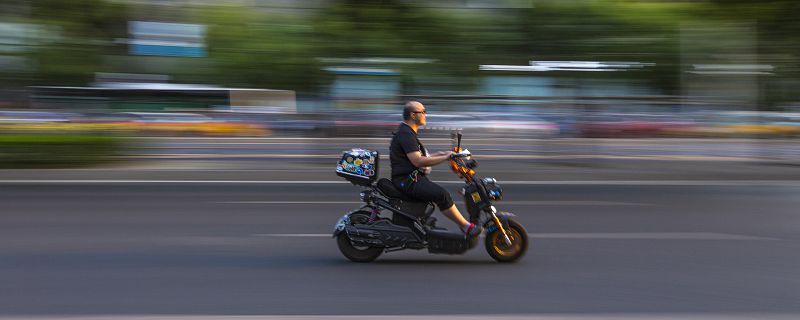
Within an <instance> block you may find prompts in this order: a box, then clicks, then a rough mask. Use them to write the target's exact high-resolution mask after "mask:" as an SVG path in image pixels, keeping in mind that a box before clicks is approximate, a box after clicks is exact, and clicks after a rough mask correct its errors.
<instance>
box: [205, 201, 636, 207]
mask: <svg viewBox="0 0 800 320" xmlns="http://www.w3.org/2000/svg"><path fill="white" fill-rule="evenodd" d="M214 203H219V204H357V203H363V202H361V201H278V200H274V201H273V200H264V201H216V202H214ZM500 204H507V205H530V206H648V205H650V204H646V203H634V202H614V201H580V200H578V201H502V202H500Z"/></svg>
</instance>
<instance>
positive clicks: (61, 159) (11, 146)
mask: <svg viewBox="0 0 800 320" xmlns="http://www.w3.org/2000/svg"><path fill="white" fill-rule="evenodd" d="M122 145H123V141H122V138H119V137H114V136H98V135H48V134H37V135H34V134H26V135H0V168H60V167H77V166H86V165H91V164H97V163H102V162H107V161H112V160H114V159H115V156H117V155H119V154H120V151H121V149H122Z"/></svg>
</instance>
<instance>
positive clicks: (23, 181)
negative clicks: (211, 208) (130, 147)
mask: <svg viewBox="0 0 800 320" xmlns="http://www.w3.org/2000/svg"><path fill="white" fill-rule="evenodd" d="M3 183H20V184H27V183H63V184H93V183H114V184H141V183H153V184H350V183H349V182H347V181H344V180H132V179H107V180H106V179H94V180H90V179H84V180H74V179H63V180H62V179H58V180H55V179H7V180H0V184H3ZM437 183H442V184H463V183H464V182H463V181H437ZM498 183H499V184H501V185H619V186H788V187H797V186H800V180H566V181H548V180H540V181H531V180H528V181H525V180H519V181H514V180H503V181H499V182H498Z"/></svg>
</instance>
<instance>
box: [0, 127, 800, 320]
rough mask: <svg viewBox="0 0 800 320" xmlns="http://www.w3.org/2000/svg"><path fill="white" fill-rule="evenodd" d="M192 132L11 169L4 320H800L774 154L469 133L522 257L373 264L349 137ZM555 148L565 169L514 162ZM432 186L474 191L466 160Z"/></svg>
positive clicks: (4, 231)
mask: <svg viewBox="0 0 800 320" xmlns="http://www.w3.org/2000/svg"><path fill="white" fill-rule="evenodd" d="M153 140H156V141H157V142H158V143H154V141H153ZM187 140H189V141H188V142H187V141H185V140H180V139H163V140H160V139H151V140H150V141H149V142H148V143H147V144H146V145H147V147H146V148H145V147H142V148H143V149H141V150H140V151H141V152H145V153H148V154H149V153H151V152H160V153H162V154H163V155H164V157H161V158H159V157H153V158H152V159H151V160H148V161H144V162H135V165H133V164H130V165H127V164H125V163H122V164H118V166H117V167H106V168H93V169H54V170H3V171H0V186H2V190H3V192H2V193H0V203H3V209H2V210H3V223H2V224H1V225H0V269H2V272H0V283H3V293H2V299H0V314H3V315H22V314H25V315H61V314H82V315H86V314H106V315H108V314H114V315H124V314H129V315H139V314H188V315H191V314H196V315H202V314H226V315H232V314H241V315H246V314H304V315H313V314H317V315H337V314H365V315H371V314H429V315H436V314H441V315H447V314H450V315H452V314H456V315H468V314H472V313H481V314H551V313H554V314H574V313H593V314H607V313H611V314H614V313H644V314H667V315H669V314H686V313H688V314H705V313H708V314H712V315H713V314H734V315H735V314H753V313H755V314H776V313H777V314H786V313H788V314H794V313H798V312H800V305H798V304H797V301H798V300H800V284H799V283H798V282H797V281H798V280H797V279H800V274H798V270H800V268H798V267H800V258H798V257H797V255H796V254H795V253H796V252H797V250H799V249H800V245H799V244H800V228H798V224H797V223H796V221H797V207H798V205H799V204H800V202H798V197H797V194H798V192H800V182H799V181H800V168H798V167H796V166H792V165H786V164H780V163H778V164H776V163H763V162H759V161H756V160H757V159H755V158H757V157H754V156H757V155H758V152H771V151H770V150H772V149H770V148H767V147H764V146H763V145H758V146H759V147H758V148H755V149H753V148H752V146H753V145H752V144H748V143H745V142H740V143H732V142H729V143H730V144H728V145H727V146H720V145H719V144H714V143H708V144H700V145H695V147H692V148H688V147H686V148H674V147H661V148H656V149H658V151H653V153H652V154H651V153H649V152H645V151H644V150H643V151H642V152H632V151H630V150H631V149H632V148H633V149H635V148H634V147H633V146H635V145H636V144H635V143H632V142H625V141H617V142H614V143H611V142H607V143H604V142H596V144H594V146H595V147H596V148H599V149H602V150H607V151H609V152H607V154H609V155H615V154H616V155H617V156H619V155H620V154H617V153H619V150H621V149H620V148H622V149H626V150H628V153H627V154H628V156H629V158H631V159H627V160H626V159H613V158H602V157H593V158H588V159H587V158H580V157H578V158H575V157H566V156H563V155H564V154H565V152H566V151H565V150H573V151H572V152H569V153H568V154H578V153H580V152H579V151H581V150H584V151H585V147H586V146H574V147H571V146H570V144H569V143H565V144H563V145H562V144H558V145H551V144H552V142H550V143H551V144H548V145H546V146H544V145H541V144H539V143H538V142H531V141H517V142H511V143H500V142H491V143H490V142H488V141H479V140H475V141H470V140H465V145H466V146H467V147H468V148H470V150H471V151H472V152H473V153H474V154H475V155H476V156H475V158H476V159H478V161H479V163H480V167H479V168H478V169H479V174H481V175H489V176H494V177H496V178H497V179H498V180H499V183H500V184H501V185H502V186H503V187H504V190H505V193H506V197H505V200H504V201H501V202H499V203H498V207H499V208H500V209H501V210H507V211H511V212H514V213H516V214H518V215H519V221H520V222H522V223H523V224H524V225H525V226H526V227H527V228H528V232H529V233H530V237H531V239H532V240H533V242H532V246H531V248H530V250H529V252H528V254H527V255H526V256H525V257H524V258H523V259H522V261H520V262H519V263H517V264H512V265H501V264H498V263H496V262H494V261H493V260H492V259H491V258H489V256H488V255H487V254H486V252H485V251H484V250H483V248H482V246H478V247H477V248H475V249H473V250H471V251H469V252H468V253H467V254H466V255H464V256H447V255H430V254H428V253H427V252H425V251H411V252H407V251H404V252H394V253H388V254H385V255H384V256H382V257H381V258H379V259H378V261H376V262H375V263H371V264H356V263H352V262H349V261H347V260H346V259H345V258H344V257H342V256H341V254H340V253H339V252H338V249H337V248H336V245H335V242H334V240H333V239H332V238H331V237H330V234H331V231H332V228H333V224H334V223H335V221H336V219H337V218H339V217H340V216H341V215H342V214H344V213H346V212H348V211H350V210H353V209H356V208H358V207H359V206H360V203H359V200H358V192H359V190H360V188H359V187H356V186H353V185H350V184H349V183H347V182H345V181H344V180H341V179H339V178H338V177H336V176H335V175H334V174H333V169H332V168H333V165H332V164H331V163H332V162H335V159H336V154H337V153H338V152H339V151H341V149H343V148H345V147H347V146H352V143H349V142H335V141H330V140H317V141H316V142H314V143H311V142H308V143H298V142H288V141H290V140H277V141H276V140H256V141H255V142H254V141H251V140H232V141H229V140H225V139H220V140H200V141H199V142H198V141H196V140H192V139H187ZM481 142H484V143H483V144H481ZM573 142H574V141H573ZM383 143H384V141H382V140H379V141H374V142H368V143H367V144H368V145H372V144H374V145H375V148H376V149H378V150H382V149H381V144H383ZM447 143H449V141H444V140H442V141H438V140H432V141H431V142H430V143H429V144H430V147H431V148H432V149H438V148H439V146H437V144H443V146H441V148H445V147H447V146H446V145H444V144H447ZM652 143H653V142H652V141H651V142H650V144H651V145H652ZM664 143H666V145H667V146H669V145H670V142H669V141H665V142H664ZM695 143H699V142H695ZM673 144H674V143H673ZM702 145H705V146H707V147H704V148H701V147H700V146H702ZM612 146H617V147H612ZM711 146H716V148H720V149H719V150H718V151H715V150H714V149H713V148H711ZM212 147H213V150H216V151H214V152H211V153H212V154H210V155H209V152H208V151H207V150H206V149H205V148H212ZM783 147H785V146H781V150H785V149H784V148H783ZM542 148H543V149H542ZM556 148H566V149H559V150H560V153H559V154H561V155H562V157H561V158H560V159H547V158H541V157H530V158H515V157H511V156H512V155H517V156H518V155H520V154H522V155H531V156H533V155H546V154H547V153H546V152H539V151H540V149H541V151H547V150H551V151H552V150H553V149H556ZM518 149H526V150H536V152H533V151H529V152H513V150H518ZM698 149H702V150H708V152H697V151H696V150H698ZM159 150H160V151H159ZM493 150H496V151H493ZM681 150H683V151H681ZM737 150H739V151H737ZM741 150H751V151H752V150H756V151H758V152H756V153H755V154H754V153H753V152H749V151H748V152H744V151H741ZM717 153H718V154H717ZM292 154H294V155H298V154H319V157H303V159H302V160H301V159H297V158H296V157H287V155H292ZM328 154H330V155H332V156H331V157H328ZM593 154H595V155H602V154H606V153H604V152H593ZM167 155H169V156H167ZM189 155H200V156H198V158H195V157H191V156H189ZM639 156H648V157H650V158H648V157H645V158H638V157H639ZM664 156H671V157H675V159H677V160H675V159H669V158H663V159H662V158H659V157H664ZM715 156H719V157H723V158H721V159H715V158H714V157H715ZM734 157H744V158H748V159H745V160H742V161H733V160H732V159H730V158H734ZM750 157H753V158H754V159H749V158H750ZM332 159H333V160H332ZM610 159H613V160H610ZM145 164H146V165H145ZM300 167H305V168H306V169H307V170H304V171H303V172H302V173H300V170H297V169H298V168H300ZM387 167H388V162H384V163H383V164H382V165H381V169H382V170H383V169H386V168H387ZM690 168H691V169H690ZM381 175H382V176H386V175H388V172H387V171H384V172H382V173H381ZM434 179H435V180H438V181H442V182H443V184H444V186H445V187H446V188H447V189H448V190H449V191H451V192H452V193H453V194H454V195H457V191H458V189H460V184H459V183H458V182H457V181H456V180H457V179H456V178H455V177H454V176H453V175H452V173H450V172H449V169H447V168H446V167H444V166H438V167H436V168H435V171H434ZM457 203H459V206H460V207H461V208H462V209H463V204H461V203H460V200H459V201H457ZM436 216H437V217H438V218H439V220H440V221H441V222H440V223H442V224H443V225H445V226H447V227H449V228H453V227H454V225H452V224H451V223H450V222H448V221H446V219H445V218H443V217H442V216H441V215H440V214H439V213H437V214H436ZM409 306H413V307H409Z"/></svg>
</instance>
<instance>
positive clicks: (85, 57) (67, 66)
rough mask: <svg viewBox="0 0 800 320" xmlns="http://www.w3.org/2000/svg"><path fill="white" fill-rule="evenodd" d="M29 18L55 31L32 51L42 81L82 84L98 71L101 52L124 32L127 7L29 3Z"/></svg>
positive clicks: (86, 0)
mask: <svg viewBox="0 0 800 320" xmlns="http://www.w3.org/2000/svg"><path fill="white" fill-rule="evenodd" d="M31 6H32V8H31V18H32V19H33V20H34V22H36V23H40V24H43V25H47V26H50V27H52V28H53V30H57V31H56V35H55V37H53V38H54V40H53V41H52V42H50V43H45V44H43V45H41V46H39V47H38V48H37V49H36V50H34V51H33V52H32V55H31V58H32V59H33V60H34V61H35V64H36V68H37V71H38V76H37V79H36V82H38V83H43V84H73V85H85V84H86V83H87V82H90V81H91V79H92V78H93V76H94V72H97V71H100V70H102V63H103V62H102V55H104V54H110V53H113V52H114V51H115V50H120V49H115V47H114V45H113V40H114V39H115V38H117V37H122V36H124V34H125V30H126V29H125V28H126V26H127V21H128V19H127V7H126V6H125V5H123V4H121V3H118V2H111V1H107V0H74V1H59V0H42V1H32V2H31Z"/></svg>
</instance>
